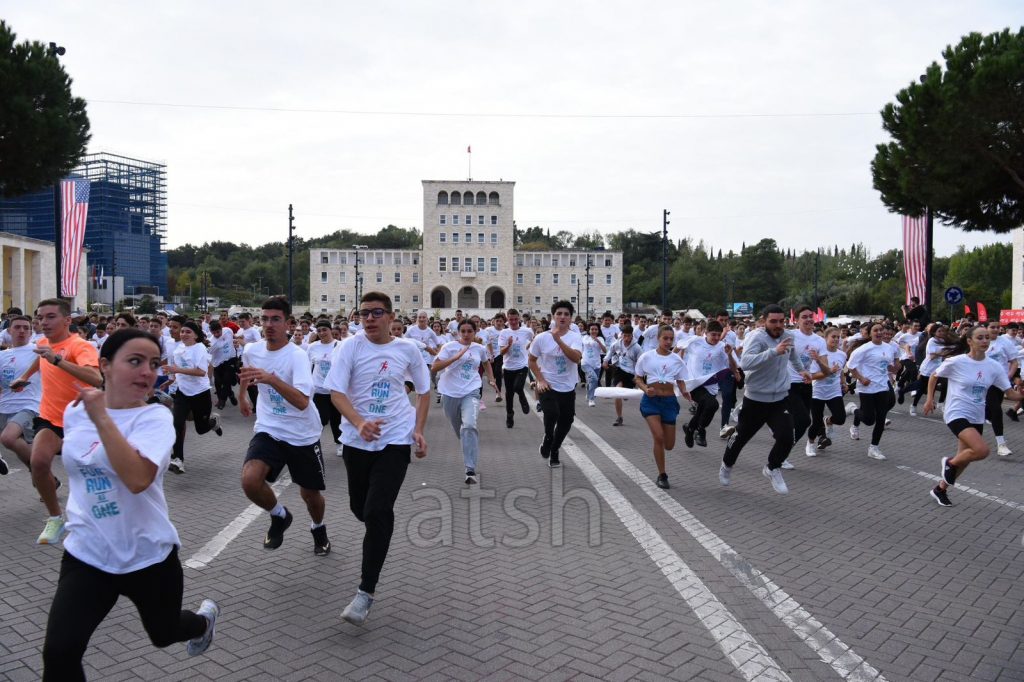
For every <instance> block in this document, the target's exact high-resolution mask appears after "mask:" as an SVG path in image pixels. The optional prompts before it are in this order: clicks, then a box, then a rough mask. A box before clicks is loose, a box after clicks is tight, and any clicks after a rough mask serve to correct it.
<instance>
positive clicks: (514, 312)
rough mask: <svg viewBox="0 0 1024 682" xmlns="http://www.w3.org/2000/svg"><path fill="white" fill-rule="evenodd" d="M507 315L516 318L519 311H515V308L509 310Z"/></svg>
mask: <svg viewBox="0 0 1024 682" xmlns="http://www.w3.org/2000/svg"><path fill="white" fill-rule="evenodd" d="M507 314H508V315H516V316H518V315H519V311H518V310H516V309H515V308H509V309H508V313H507Z"/></svg>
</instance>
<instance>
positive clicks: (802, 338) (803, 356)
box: [789, 329, 828, 384]
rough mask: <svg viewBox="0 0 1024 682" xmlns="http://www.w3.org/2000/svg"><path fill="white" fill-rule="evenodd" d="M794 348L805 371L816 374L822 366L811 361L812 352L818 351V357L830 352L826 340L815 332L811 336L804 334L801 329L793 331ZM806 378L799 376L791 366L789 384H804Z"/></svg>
mask: <svg viewBox="0 0 1024 682" xmlns="http://www.w3.org/2000/svg"><path fill="white" fill-rule="evenodd" d="M793 347H794V348H796V352H797V355H799V356H800V364H801V365H802V366H803V368H804V369H805V370H807V371H808V372H810V373H811V374H814V373H815V372H817V371H818V370H820V369H821V366H820V365H819V364H818V363H817V362H815V361H814V360H812V359H811V355H810V352H811V351H812V350H813V351H816V352H817V353H818V355H824V354H825V353H827V352H828V344H826V343H825V339H823V338H822V337H820V336H818V335H817V334H815V333H814V332H811V333H810V334H804V333H803V332H802V331H801V330H799V329H794V330H793ZM803 382H804V378H803V377H802V376H800V375H799V374H797V372H796V370H794V369H793V366H792V365H789V383H791V384H802V383H803Z"/></svg>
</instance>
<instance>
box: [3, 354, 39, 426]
mask: <svg viewBox="0 0 1024 682" xmlns="http://www.w3.org/2000/svg"><path fill="white" fill-rule="evenodd" d="M35 349H36V344H34V343H27V344H25V345H24V346H18V347H17V348H8V349H7V350H4V351H0V414H15V413H18V412H21V411H22V410H31V411H32V412H35V413H36V414H39V399H40V398H41V397H42V396H43V383H42V381H43V379H42V374H41V373H40V372H35V373H34V374H32V376H31V377H29V380H28V386H26V387H25V388H23V389H21V391H12V390H10V388H11V382H12V381H14V380H15V379H17V378H18V377H20V376H21V375H22V374H24V373H25V370H27V369H28V368H29V367H31V366H32V363H33V362H35V361H36V359H37V358H38V357H39V356H38V355H37V354H36V350H35Z"/></svg>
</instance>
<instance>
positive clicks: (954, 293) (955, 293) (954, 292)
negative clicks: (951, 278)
mask: <svg viewBox="0 0 1024 682" xmlns="http://www.w3.org/2000/svg"><path fill="white" fill-rule="evenodd" d="M962 300H964V290H963V289H961V288H960V287H950V288H948V289H946V303H948V304H949V305H956V304H957V303H960V302H961V301H962Z"/></svg>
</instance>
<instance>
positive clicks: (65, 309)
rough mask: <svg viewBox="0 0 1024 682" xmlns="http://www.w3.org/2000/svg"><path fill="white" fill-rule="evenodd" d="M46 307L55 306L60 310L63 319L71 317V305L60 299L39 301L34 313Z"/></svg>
mask: <svg viewBox="0 0 1024 682" xmlns="http://www.w3.org/2000/svg"><path fill="white" fill-rule="evenodd" d="M48 305H55V306H57V307H58V308H60V314H61V315H63V316H64V317H70V316H71V304H70V303H68V302H67V301H65V300H64V299H62V298H47V299H45V300H42V301H40V302H39V305H37V306H36V312H38V311H39V309H40V308H45V307H46V306H48Z"/></svg>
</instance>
